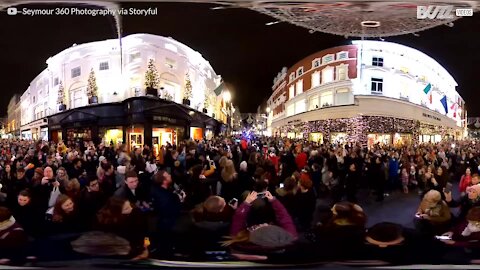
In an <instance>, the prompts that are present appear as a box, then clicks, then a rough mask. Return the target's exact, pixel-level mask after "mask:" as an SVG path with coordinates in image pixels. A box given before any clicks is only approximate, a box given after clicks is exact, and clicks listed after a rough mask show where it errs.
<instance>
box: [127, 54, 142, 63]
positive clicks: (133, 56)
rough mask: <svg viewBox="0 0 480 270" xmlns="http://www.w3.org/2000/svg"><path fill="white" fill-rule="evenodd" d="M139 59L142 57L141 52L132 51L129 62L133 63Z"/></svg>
mask: <svg viewBox="0 0 480 270" xmlns="http://www.w3.org/2000/svg"><path fill="white" fill-rule="evenodd" d="M137 59H140V52H136V53H131V54H130V55H129V57H128V62H129V63H131V62H133V61H135V60H137Z"/></svg>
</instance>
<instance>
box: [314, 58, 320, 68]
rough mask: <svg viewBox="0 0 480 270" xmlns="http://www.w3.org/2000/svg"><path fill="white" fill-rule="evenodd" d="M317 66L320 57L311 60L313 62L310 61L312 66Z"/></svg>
mask: <svg viewBox="0 0 480 270" xmlns="http://www.w3.org/2000/svg"><path fill="white" fill-rule="evenodd" d="M319 66H320V59H319V58H317V59H315V60H313V62H312V67H313V68H317V67H319Z"/></svg>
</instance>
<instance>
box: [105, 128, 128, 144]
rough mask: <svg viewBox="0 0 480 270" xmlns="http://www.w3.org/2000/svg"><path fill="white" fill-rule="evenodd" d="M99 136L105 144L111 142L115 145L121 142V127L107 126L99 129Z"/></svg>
mask: <svg viewBox="0 0 480 270" xmlns="http://www.w3.org/2000/svg"><path fill="white" fill-rule="evenodd" d="M99 136H100V138H101V139H102V141H103V142H104V143H105V145H110V144H113V145H114V146H117V145H119V144H121V143H122V142H123V128H122V127H116V128H109V129H100V130H99Z"/></svg>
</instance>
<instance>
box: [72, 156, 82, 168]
mask: <svg viewBox="0 0 480 270" xmlns="http://www.w3.org/2000/svg"><path fill="white" fill-rule="evenodd" d="M73 166H75V168H76V169H80V168H81V167H82V160H81V159H79V158H75V159H74V160H73Z"/></svg>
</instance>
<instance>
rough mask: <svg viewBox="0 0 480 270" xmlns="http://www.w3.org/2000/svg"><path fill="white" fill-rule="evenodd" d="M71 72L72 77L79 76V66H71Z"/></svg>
mask: <svg viewBox="0 0 480 270" xmlns="http://www.w3.org/2000/svg"><path fill="white" fill-rule="evenodd" d="M71 73H72V78H76V77H78V76H80V75H81V69H80V67H76V68H72V70H71Z"/></svg>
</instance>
